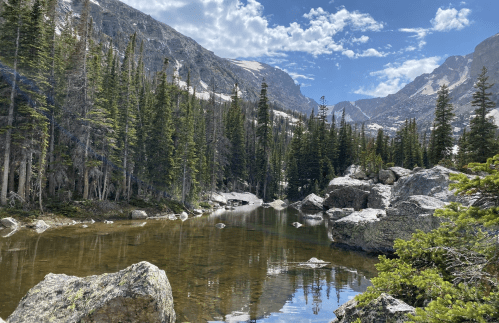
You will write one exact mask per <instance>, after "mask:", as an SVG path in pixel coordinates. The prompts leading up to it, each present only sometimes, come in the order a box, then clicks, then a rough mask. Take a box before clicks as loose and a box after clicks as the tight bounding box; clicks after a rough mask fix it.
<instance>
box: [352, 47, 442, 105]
mask: <svg viewBox="0 0 499 323" xmlns="http://www.w3.org/2000/svg"><path fill="white" fill-rule="evenodd" d="M440 59H441V58H440V57H438V56H434V57H428V58H422V59H419V60H417V59H411V60H407V61H405V62H404V63H402V64H388V65H385V69H383V70H380V71H376V72H371V73H370V75H371V76H376V77H377V79H378V81H379V83H378V85H376V86H373V87H371V88H369V89H366V88H364V87H361V88H359V89H357V90H356V91H354V93H356V94H364V95H368V96H372V97H385V96H387V95H389V94H394V93H396V92H398V91H399V90H400V89H402V88H403V87H404V86H405V85H406V84H407V83H409V82H412V81H413V80H414V79H415V78H416V77H418V76H420V75H421V74H424V73H431V72H432V71H433V70H434V69H435V68H437V67H438V66H439V64H438V63H439V61H440Z"/></svg>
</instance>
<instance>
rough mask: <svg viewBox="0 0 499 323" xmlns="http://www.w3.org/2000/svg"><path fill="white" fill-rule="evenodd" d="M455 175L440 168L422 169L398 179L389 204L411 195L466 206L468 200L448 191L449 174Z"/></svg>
mask: <svg viewBox="0 0 499 323" xmlns="http://www.w3.org/2000/svg"><path fill="white" fill-rule="evenodd" d="M451 173H456V171H452V170H450V169H448V168H445V167H442V166H435V167H433V168H431V169H424V170H421V171H419V172H417V173H412V174H411V175H408V176H404V177H402V178H400V179H399V180H398V181H397V182H396V183H395V185H393V189H392V197H391V202H392V204H393V203H394V202H398V201H404V200H407V199H408V198H409V197H410V196H412V195H425V196H431V197H435V198H437V199H439V200H441V201H444V202H454V201H456V202H460V203H463V204H466V205H468V204H469V203H470V199H469V198H466V197H461V196H455V195H454V193H453V192H452V191H451V190H449V184H450V183H451V181H450V180H449V174H451Z"/></svg>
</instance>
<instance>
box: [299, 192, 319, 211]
mask: <svg viewBox="0 0 499 323" xmlns="http://www.w3.org/2000/svg"><path fill="white" fill-rule="evenodd" d="M323 203H324V199H323V198H322V197H320V196H317V195H315V194H314V193H312V194H310V195H308V196H307V197H306V198H304V199H303V201H302V202H301V209H302V211H312V212H315V211H322V210H323V209H324V206H323V205H322V204H323Z"/></svg>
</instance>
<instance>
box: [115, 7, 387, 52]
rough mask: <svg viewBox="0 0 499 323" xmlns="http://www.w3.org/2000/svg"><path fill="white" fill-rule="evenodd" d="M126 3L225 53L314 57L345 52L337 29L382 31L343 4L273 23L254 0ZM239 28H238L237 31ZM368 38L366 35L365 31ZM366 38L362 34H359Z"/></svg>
mask: <svg viewBox="0 0 499 323" xmlns="http://www.w3.org/2000/svg"><path fill="white" fill-rule="evenodd" d="M124 2H126V3H127V4H129V5H131V6H133V7H135V8H137V9H139V10H142V11H144V12H146V13H149V14H151V15H153V16H154V17H155V18H157V19H159V20H161V21H166V22H167V23H168V24H169V25H170V26H172V27H173V28H175V29H176V30H177V31H179V32H180V33H182V34H184V35H187V36H189V37H193V38H195V39H196V40H197V41H198V42H199V43H200V44H201V45H202V46H203V47H205V48H208V49H210V50H212V51H214V52H215V54H217V55H219V56H221V57H226V58H238V57H264V56H267V57H283V56H284V57H285V56H286V52H302V53H307V54H311V55H314V56H318V55H323V54H332V53H333V52H340V53H341V52H343V51H345V50H346V49H345V48H344V47H343V43H342V42H341V41H339V40H338V39H339V38H340V35H339V34H340V33H342V32H347V31H360V32H365V31H373V32H376V31H380V30H382V29H383V27H384V23H383V22H378V21H376V20H375V19H374V18H373V17H372V16H371V15H370V14H368V13H362V12H359V11H349V10H347V9H346V8H345V7H343V6H342V7H339V8H336V9H335V12H332V13H331V12H328V11H327V10H324V9H323V8H321V7H318V8H312V9H311V10H310V11H309V12H308V13H306V14H304V15H303V18H305V19H306V23H303V24H299V23H297V22H291V23H290V24H289V25H287V26H284V25H273V24H271V23H270V21H269V19H270V18H269V16H267V15H264V13H263V11H264V7H263V5H262V4H261V3H260V2H258V1H257V0H246V1H241V0H156V1H139V0H124ZM235 31H237V32H235ZM366 37H367V36H366ZM360 39H361V40H364V39H365V37H364V38H363V37H361V38H360Z"/></svg>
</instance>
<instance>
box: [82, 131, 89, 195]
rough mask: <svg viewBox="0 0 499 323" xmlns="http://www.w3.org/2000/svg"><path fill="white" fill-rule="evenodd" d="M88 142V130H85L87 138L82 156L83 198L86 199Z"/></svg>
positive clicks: (87, 188)
mask: <svg viewBox="0 0 499 323" xmlns="http://www.w3.org/2000/svg"><path fill="white" fill-rule="evenodd" d="M89 142H90V131H89V132H87V140H86V142H85V158H83V163H84V164H83V169H84V171H83V172H84V174H83V199H84V200H88V190H89V182H88V171H89V169H88V167H87V165H86V164H87V159H88V145H89Z"/></svg>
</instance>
